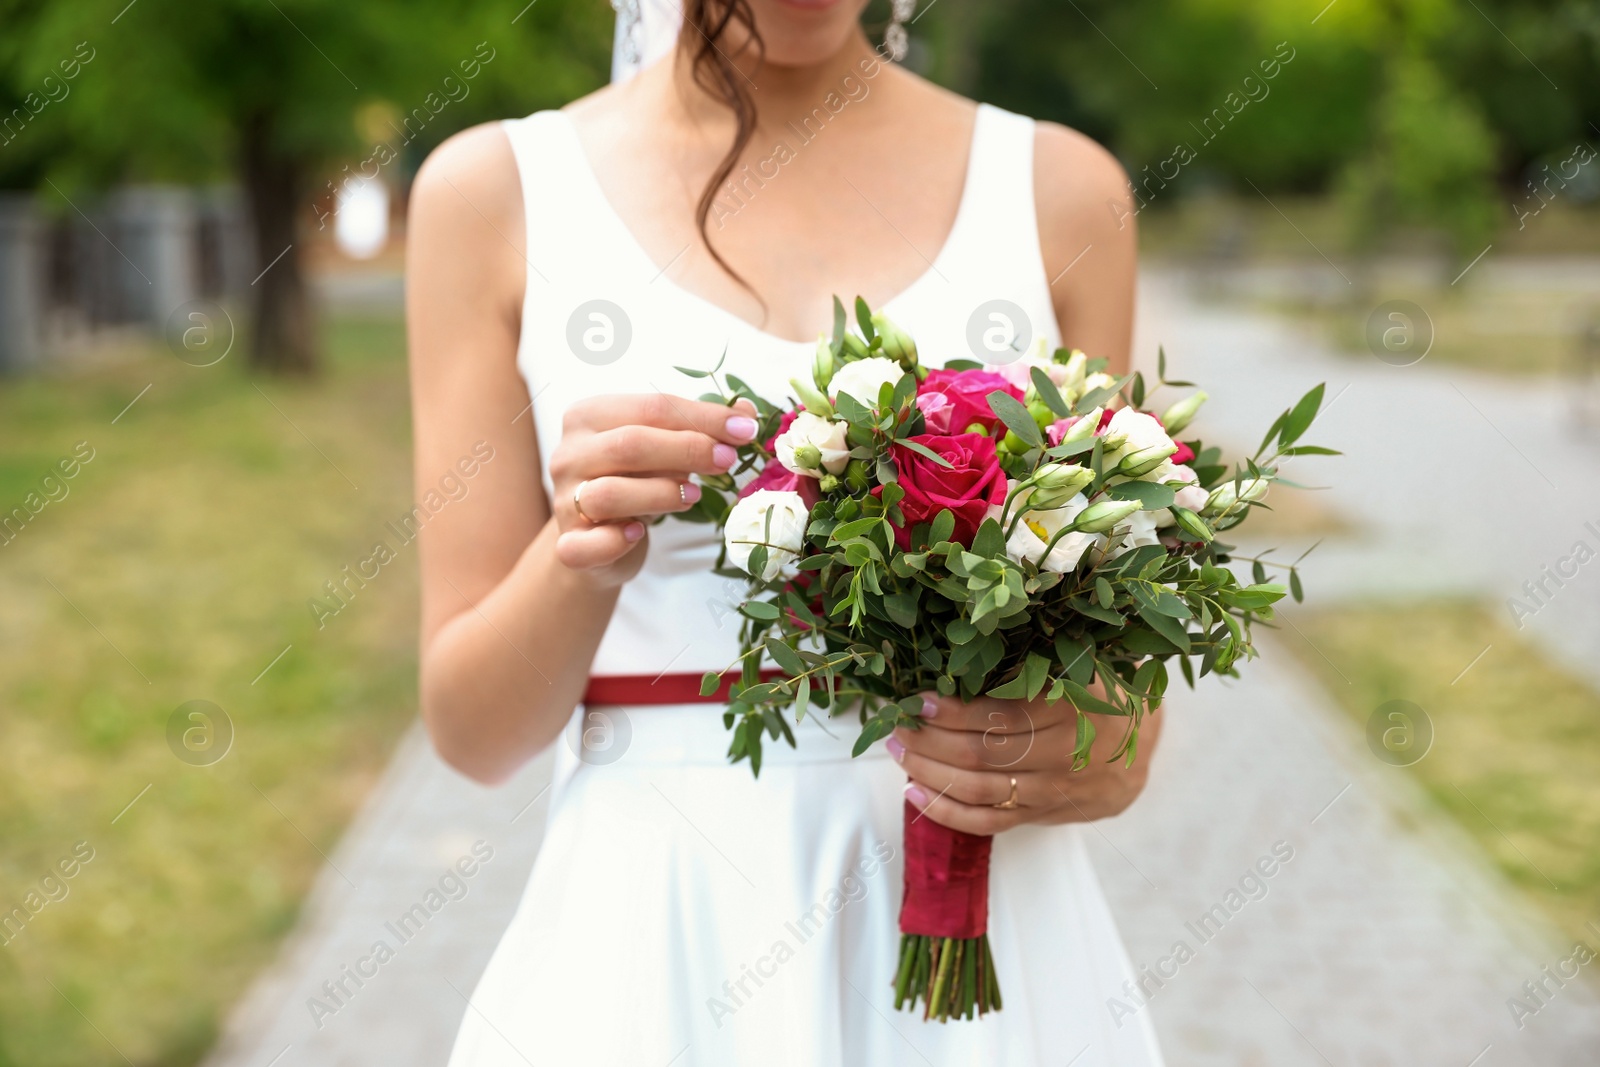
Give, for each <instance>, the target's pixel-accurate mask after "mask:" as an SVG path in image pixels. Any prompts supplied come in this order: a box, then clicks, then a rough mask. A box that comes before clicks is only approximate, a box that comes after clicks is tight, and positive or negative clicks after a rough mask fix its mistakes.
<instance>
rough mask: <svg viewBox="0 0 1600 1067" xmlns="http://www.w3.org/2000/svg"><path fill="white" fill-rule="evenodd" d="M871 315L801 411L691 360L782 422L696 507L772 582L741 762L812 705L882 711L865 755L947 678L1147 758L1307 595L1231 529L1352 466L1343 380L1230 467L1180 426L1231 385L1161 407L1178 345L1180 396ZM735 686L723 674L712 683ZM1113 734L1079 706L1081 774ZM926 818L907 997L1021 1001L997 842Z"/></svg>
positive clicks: (909, 881) (866, 733)
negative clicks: (1004, 923)
mask: <svg viewBox="0 0 1600 1067" xmlns="http://www.w3.org/2000/svg"><path fill="white" fill-rule="evenodd" d="M855 310H856V326H857V327H858V330H859V332H852V331H851V330H850V329H848V328H847V322H846V314H845V310H844V307H843V306H842V305H841V304H840V303H839V302H838V301H837V300H835V303H834V329H833V336H832V337H831V338H823V339H821V340H820V341H819V342H818V345H817V352H816V359H815V362H814V364H813V367H812V371H811V375H810V377H809V379H806V380H801V379H796V380H793V381H791V383H790V385H791V387H792V388H793V390H794V395H795V398H796V399H795V400H794V401H790V400H788V399H783V400H781V401H778V402H775V401H774V400H773V399H769V398H767V397H762V396H758V395H756V394H755V393H754V392H753V391H752V390H751V389H749V388H748V387H747V386H746V385H745V383H743V382H742V381H740V380H739V379H738V378H736V377H734V376H732V375H727V376H725V377H724V376H722V375H720V373H719V370H720V364H719V365H718V368H714V369H712V370H709V371H706V370H694V369H687V368H679V369H680V370H682V371H683V373H686V374H689V375H690V376H692V377H697V378H702V379H708V380H709V381H710V383H711V384H712V386H713V388H714V389H715V391H714V392H713V393H711V394H709V395H707V397H706V399H708V400H719V401H722V402H724V403H729V404H732V403H733V402H734V401H736V400H737V399H739V398H745V399H748V400H749V401H751V402H752V403H753V404H754V405H755V407H756V410H757V412H758V418H759V421H760V422H761V424H762V432H760V433H759V434H758V435H757V437H756V440H755V441H754V442H752V443H751V444H749V445H746V446H744V447H743V448H742V449H741V450H740V451H741V455H740V461H739V463H737V464H736V465H735V467H734V469H733V470H732V471H730V472H729V474H728V475H727V476H726V477H725V478H721V479H717V478H713V479H707V482H708V484H707V485H706V486H705V487H704V492H703V495H702V497H701V498H700V500H699V502H698V503H697V504H696V506H695V507H694V508H693V509H692V510H691V511H689V512H685V513H683V517H685V518H689V519H693V520H698V521H708V522H713V523H716V524H717V525H718V526H720V527H721V529H722V533H723V552H722V554H721V558H720V559H719V562H718V573H719V574H723V575H725V576H729V577H734V578H737V579H742V580H744V581H745V582H747V583H748V596H747V598H746V599H745V601H744V603H743V604H742V606H741V608H740V612H741V614H742V616H743V618H742V623H741V629H740V649H741V654H740V656H739V658H738V660H737V662H736V663H735V664H733V665H732V666H731V667H730V672H732V673H734V674H735V675H736V677H735V680H734V682H733V685H732V688H731V691H730V701H729V704H728V708H727V711H726V713H725V715H724V721H725V723H726V724H727V726H728V727H729V728H730V729H731V730H732V731H733V734H732V744H731V747H730V749H729V756H730V757H731V758H732V759H733V760H735V761H737V760H741V759H748V760H749V761H750V764H751V769H752V770H753V771H754V772H755V773H757V774H759V773H760V769H761V751H762V745H763V743H764V739H765V738H771V739H774V740H776V739H778V738H780V737H781V738H783V739H784V740H786V741H787V742H788V743H789V744H791V745H792V744H794V734H793V732H792V731H791V729H790V724H789V719H788V715H789V714H791V713H792V714H793V715H794V717H795V719H796V721H798V720H799V719H800V718H802V717H803V716H804V715H805V714H806V713H807V709H808V708H812V707H816V708H819V709H823V710H825V711H826V712H827V713H829V714H832V713H834V712H836V711H844V710H853V711H855V712H857V714H858V715H859V718H860V722H861V735H860V737H859V739H858V740H857V741H856V743H855V754H856V755H860V754H861V753H862V752H864V751H865V750H866V749H867V747H868V746H869V745H871V744H872V743H873V742H874V741H877V740H879V739H881V738H883V737H886V736H887V735H888V734H889V733H890V732H891V731H892V730H894V729H895V728H896V727H898V726H905V727H910V728H913V729H915V728H916V727H918V726H919V724H920V720H919V717H918V713H919V711H920V710H921V699H920V696H919V694H920V693H923V692H926V691H932V690H937V691H938V692H940V693H942V694H946V695H950V694H960V695H961V696H962V697H965V698H972V697H976V696H979V695H980V694H982V695H987V696H991V697H1001V698H1007V699H1017V700H1034V699H1038V698H1039V697H1041V696H1043V698H1044V699H1045V700H1047V701H1052V702H1053V701H1057V700H1067V701H1070V702H1071V703H1072V705H1073V706H1074V707H1075V708H1077V709H1078V710H1079V711H1080V712H1093V713H1096V714H1099V715H1107V716H1118V717H1120V718H1121V720H1122V722H1123V724H1124V725H1123V727H1122V730H1121V734H1120V737H1119V738H1118V740H1117V744H1116V746H1115V752H1114V755H1113V756H1112V758H1113V759H1125V760H1127V761H1128V762H1130V763H1131V762H1132V761H1133V759H1134V756H1135V754H1136V752H1137V747H1138V741H1139V725H1140V722H1141V719H1142V717H1143V716H1144V715H1145V714H1146V713H1147V712H1149V711H1150V710H1151V709H1153V708H1154V707H1156V706H1157V705H1158V704H1159V703H1160V701H1161V698H1162V695H1163V694H1164V693H1165V692H1166V689H1167V684H1168V669H1169V665H1170V664H1171V663H1172V662H1173V661H1176V662H1177V666H1178V669H1179V670H1180V671H1181V672H1182V674H1183V677H1184V679H1185V680H1186V681H1187V682H1188V683H1189V684H1190V685H1193V684H1194V679H1195V677H1196V675H1205V674H1208V673H1217V674H1226V675H1232V674H1234V673H1235V669H1236V667H1237V665H1238V663H1239V662H1240V661H1241V660H1244V659H1247V658H1250V657H1253V656H1254V655H1255V649H1254V647H1253V646H1252V644H1251V639H1250V627H1251V624H1252V622H1254V621H1257V620H1268V619H1271V618H1272V610H1273V609H1272V605H1273V604H1274V603H1275V602H1277V601H1278V600H1280V599H1281V598H1282V597H1284V596H1285V595H1286V594H1290V593H1292V594H1293V595H1294V597H1295V598H1296V599H1299V597H1300V579H1299V575H1298V573H1297V572H1296V570H1295V569H1294V566H1293V565H1288V566H1285V567H1283V570H1284V571H1285V572H1286V575H1287V586H1286V585H1283V584H1277V583H1269V582H1267V581H1266V574H1265V567H1266V566H1268V565H1270V564H1266V563H1265V562H1264V561H1262V560H1259V559H1257V560H1255V561H1253V567H1252V575H1251V577H1252V579H1253V581H1251V582H1249V583H1247V582H1245V581H1243V580H1241V578H1240V577H1239V576H1238V575H1236V574H1235V572H1234V571H1233V570H1232V569H1230V567H1229V566H1227V564H1228V563H1229V561H1230V556H1229V552H1230V550H1231V546H1229V545H1226V544H1223V543H1222V542H1221V541H1219V540H1218V535H1219V534H1220V533H1222V532H1223V531H1226V530H1229V529H1231V528H1232V527H1234V526H1237V525H1238V524H1239V523H1240V522H1242V521H1243V520H1244V519H1245V518H1246V517H1247V516H1248V515H1249V513H1250V512H1251V510H1253V509H1255V508H1258V507H1263V506H1265V505H1264V504H1263V503H1262V498H1263V497H1264V496H1265V495H1266V493H1267V491H1268V489H1269V487H1270V486H1271V485H1272V484H1273V482H1274V481H1275V480H1277V479H1278V476H1279V475H1278V464H1279V462H1280V460H1281V459H1282V458H1283V457H1287V456H1295V455H1304V454H1316V453H1320V454H1330V450H1328V449H1324V448H1318V447H1315V446H1311V445H1304V444H1300V443H1299V441H1300V438H1301V436H1302V435H1303V434H1304V433H1305V431H1306V430H1307V428H1309V426H1310V425H1311V422H1312V420H1313V419H1314V418H1315V417H1316V415H1317V411H1318V409H1319V407H1320V405H1321V402H1322V386H1320V385H1319V386H1317V387H1316V388H1315V389H1312V390H1311V391H1310V392H1309V393H1307V394H1306V395H1305V396H1304V397H1303V398H1302V399H1301V400H1300V401H1299V402H1298V403H1297V404H1296V405H1295V406H1294V407H1293V408H1292V409H1291V410H1289V411H1285V412H1284V413H1283V414H1282V415H1280V416H1279V417H1278V419H1277V421H1276V422H1274V423H1273V425H1272V428H1271V429H1270V430H1269V431H1268V432H1267V435H1266V438H1265V440H1264V441H1263V442H1262V445H1261V447H1260V448H1259V449H1258V450H1257V452H1256V454H1255V455H1254V456H1252V457H1251V458H1249V459H1246V460H1244V461H1243V462H1242V463H1241V464H1239V465H1237V466H1228V465H1225V464H1224V463H1223V461H1222V459H1221V457H1220V453H1219V451H1218V449H1216V448H1214V447H1207V446H1205V445H1204V444H1202V443H1201V442H1200V441H1198V440H1191V441H1186V442H1185V441H1178V440H1176V439H1175V438H1174V435H1176V434H1179V433H1181V432H1182V431H1183V430H1184V429H1185V428H1186V427H1187V426H1188V424H1189V422H1190V420H1191V419H1193V418H1194V416H1195V413H1196V412H1197V410H1198V409H1199V408H1200V406H1201V404H1202V403H1203V402H1204V401H1205V399H1206V394H1204V393H1202V392H1192V393H1189V394H1188V395H1186V396H1184V397H1182V398H1181V399H1178V400H1177V401H1176V402H1175V403H1172V404H1171V405H1170V406H1168V407H1166V408H1165V410H1164V411H1163V412H1162V413H1161V414H1160V415H1159V416H1157V415H1154V414H1151V413H1150V411H1149V410H1146V404H1147V403H1148V402H1149V400H1150V398H1151V396H1152V395H1153V394H1154V393H1155V392H1156V391H1157V390H1160V389H1170V388H1173V387H1179V388H1186V387H1189V385H1190V383H1187V382H1175V381H1168V380H1166V366H1165V364H1166V360H1165V357H1164V355H1163V358H1162V360H1161V367H1160V380H1159V382H1158V383H1157V385H1156V386H1155V387H1154V388H1147V387H1146V383H1145V381H1144V379H1143V377H1142V376H1140V375H1138V374H1132V375H1128V376H1126V377H1123V378H1120V379H1113V378H1112V377H1110V376H1109V375H1107V374H1106V373H1105V370H1104V367H1105V362H1104V361H1103V360H1093V359H1088V358H1086V356H1085V355H1084V354H1083V353H1082V352H1076V351H1073V352H1069V351H1066V350H1064V349H1063V350H1057V351H1055V352H1054V353H1048V352H1046V351H1045V350H1044V348H1043V345H1042V344H1041V346H1040V347H1039V348H1038V349H1037V350H1035V351H1034V352H1031V353H1027V354H1025V355H1019V358H1018V359H1017V360H1015V361H1014V362H1011V363H1008V364H1003V365H998V366H984V365H982V364H978V363H974V362H971V361H954V362H951V363H949V364H947V365H946V366H945V367H943V368H941V369H929V368H928V367H926V366H925V365H924V364H923V363H922V362H921V360H920V359H919V358H918V353H917V347H916V345H915V344H914V343H913V341H912V339H911V338H910V337H908V336H907V335H906V334H905V332H904V331H902V330H901V329H900V328H898V327H897V326H895V324H894V323H892V322H890V321H889V320H888V319H887V318H885V317H884V316H883V315H881V314H873V313H872V312H871V310H870V309H869V308H868V307H867V306H866V304H865V303H863V302H862V301H860V300H859V299H858V300H857V301H856V307H855ZM752 471H753V472H754V476H753V478H752V477H748V476H749V475H750V472H752ZM741 476H744V477H741ZM730 497H732V499H730ZM1296 562H1298V561H1296ZM769 665H770V667H769ZM771 668H776V669H775V670H774V669H771ZM723 681H724V675H722V674H718V673H710V674H707V675H706V676H705V679H704V681H703V685H702V691H703V693H704V694H706V695H710V694H712V693H714V692H716V691H717V689H718V687H719V686H720V685H722V684H723ZM1094 740H1095V727H1094V724H1093V723H1092V722H1091V721H1090V720H1089V719H1088V718H1087V717H1086V716H1083V715H1079V716H1078V719H1077V745H1076V750H1075V753H1074V759H1075V765H1076V766H1078V767H1081V766H1084V765H1086V764H1087V762H1088V760H1089V758H1090V749H1091V746H1092V745H1093V743H1094ZM905 811H906V819H905V847H906V882H905V899H904V903H903V906H902V909H901V914H900V926H901V932H902V942H901V950H900V966H899V971H898V974H897V975H896V976H895V1002H896V1006H897V1007H905V1006H906V1005H907V1004H908V1003H909V1004H910V1005H912V1006H915V1005H916V1003H917V1002H918V1001H919V1000H920V1001H921V1002H922V1003H923V1005H924V1008H923V1011H924V1018H928V1017H933V1018H937V1019H939V1020H940V1021H945V1020H947V1019H949V1018H950V1017H957V1018H961V1017H965V1018H971V1017H972V1015H973V1013H974V1011H976V1012H977V1013H978V1014H979V1015H981V1014H983V1013H985V1012H987V1011H989V1010H991V1009H999V1007H1000V989H999V985H998V983H997V981H996V979H995V971H994V962H993V956H992V955H991V952H990V948H989V942H988V936H987V934H986V932H985V930H986V926H987V919H988V867H989V845H990V841H991V839H990V838H987V837H976V836H973V835H971V834H966V833H962V832H960V831H956V830H951V829H948V828H946V827H943V826H940V825H938V824H937V823H935V822H933V821H932V820H931V819H921V818H917V815H918V812H917V811H916V810H915V809H914V808H913V807H912V806H911V805H910V803H909V802H908V803H907V804H906V808H905Z"/></svg>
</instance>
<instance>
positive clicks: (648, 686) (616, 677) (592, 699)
mask: <svg viewBox="0 0 1600 1067" xmlns="http://www.w3.org/2000/svg"><path fill="white" fill-rule="evenodd" d="M703 677H705V676H704V675H701V674H604V675H599V676H597V677H591V678H590V679H589V686H588V688H587V689H585V690H584V691H583V702H584V703H585V704H588V705H591V706H594V705H599V704H726V703H727V702H728V691H729V690H730V689H732V688H733V683H734V682H736V681H738V680H739V674H738V672H737V671H733V672H729V673H727V674H724V675H723V676H722V684H721V685H719V686H717V690H716V692H714V693H711V694H709V695H707V696H701V695H700V679H701V678H703ZM782 677H783V672H782V671H779V670H764V671H762V672H761V680H762V681H763V682H772V681H776V680H777V679H779V678H782Z"/></svg>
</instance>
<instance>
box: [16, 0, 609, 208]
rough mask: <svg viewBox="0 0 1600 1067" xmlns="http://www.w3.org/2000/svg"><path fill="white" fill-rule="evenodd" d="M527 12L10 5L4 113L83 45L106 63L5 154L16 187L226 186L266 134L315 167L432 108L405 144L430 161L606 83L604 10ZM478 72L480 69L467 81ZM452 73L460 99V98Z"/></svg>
mask: <svg viewBox="0 0 1600 1067" xmlns="http://www.w3.org/2000/svg"><path fill="white" fill-rule="evenodd" d="M524 6H525V5H523V4H520V3H513V2H510V0H504V2H502V0H490V2H482V3H476V4H473V5H472V6H471V8H470V9H469V10H467V11H461V10H458V9H456V8H453V7H450V6H447V5H439V4H429V3H425V2H421V0H387V2H375V0H365V2H346V3H338V4H329V3H322V2H320V0H216V2H212V3H205V4H193V3H187V2H185V0H138V2H137V3H134V4H131V5H129V4H128V3H127V0H78V2H75V3H72V4H50V5H45V4H42V3H38V2H36V0H0V24H4V25H5V28H6V32H5V33H4V34H3V35H0V104H5V103H9V102H10V101H11V100H16V99H19V98H20V97H21V96H22V95H23V94H25V93H26V92H28V91H30V90H31V89H32V88H34V87H35V86H36V85H37V84H38V83H40V82H42V79H43V78H44V77H45V76H46V75H47V74H49V73H50V72H51V71H52V69H53V68H54V67H55V65H56V64H57V63H58V61H59V60H60V59H61V58H64V57H69V56H71V55H72V53H73V49H74V47H75V46H76V45H77V44H78V43H79V42H85V41H86V42H88V44H89V46H90V47H91V48H92V49H93V50H94V51H95V58H94V60H93V61H92V62H90V63H89V64H88V65H87V66H86V67H85V68H84V70H83V71H82V73H81V75H80V76H79V77H77V78H76V79H75V80H74V81H73V82H72V86H71V92H70V95H68V96H67V97H66V98H64V99H63V100H61V102H60V103H58V104H51V105H50V106H49V107H48V108H46V109H45V110H44V111H42V112H41V113H39V114H38V115H37V116H36V117H35V119H34V120H33V122H31V123H30V124H29V128H28V129H26V130H25V131H24V135H23V136H21V137H18V138H17V139H16V143H15V144H14V145H7V146H4V147H0V184H4V183H6V182H8V181H9V182H10V183H11V184H23V183H31V181H33V180H37V178H38V177H40V176H42V175H44V174H46V173H48V174H50V175H52V176H53V178H54V180H56V181H57V182H58V184H63V185H64V186H71V185H82V184H101V183H108V182H111V181H117V180H130V179H131V180H147V181H148V180H173V181H204V180H208V179H212V178H217V177H221V176H224V175H226V174H228V173H229V172H230V171H231V170H232V168H233V167H234V166H235V164H236V161H237V159H238V157H239V151H240V138H241V137H243V136H245V135H246V134H247V132H248V131H249V129H250V128H251V125H252V124H257V125H263V126H265V127H266V129H267V131H268V133H267V136H268V137H269V138H270V140H271V148H272V150H273V151H275V152H278V153H282V154H284V155H287V156H292V157H294V158H297V159H301V160H305V161H307V162H308V163H310V164H311V165H313V166H314V165H318V164H325V163H327V162H331V161H333V160H336V159H341V158H346V157H348V158H353V159H361V158H363V157H364V156H365V155H366V153H367V151H368V150H369V149H370V147H371V146H370V142H371V140H372V139H373V138H374V136H375V135H381V136H383V137H385V138H389V137H394V138H396V139H397V140H398V139H399V138H400V136H401V135H400V134H396V133H394V132H393V131H392V130H388V129H383V128H382V127H383V126H384V125H385V124H384V123H381V122H374V121H372V120H373V119H374V118H375V117H377V116H383V117H387V118H391V119H392V120H393V121H394V122H396V123H397V124H400V125H402V126H403V125H404V122H405V119H406V117H407V116H410V115H413V114H414V113H415V109H417V108H422V109H423V115H424V116H426V117H427V120H428V121H427V123H426V128H425V129H423V128H421V126H422V124H421V123H417V122H413V123H412V127H411V129H412V132H413V137H412V138H411V139H410V142H409V144H407V146H406V147H407V152H406V161H407V165H408V166H411V167H414V166H415V165H416V163H417V162H419V161H420V159H421V157H422V155H423V154H425V153H426V151H427V149H428V148H431V147H432V146H433V145H435V144H437V143H438V142H439V141H440V140H443V139H444V137H446V136H448V135H449V134H450V133H451V132H454V131H455V130H458V129H461V128H462V127H464V126H467V125H470V124H472V123H474V122H479V121H483V120H485V119H488V118H498V117H504V116H505V115H508V114H522V113H524V112H526V111H528V110H532V109H533V108H535V107H538V106H550V105H553V104H557V103H561V102H564V101H566V100H568V99H570V98H571V97H573V96H576V95H579V94H581V93H582V92H585V91H587V90H588V89H590V88H593V87H595V86H596V85H598V84H600V83H601V82H602V81H603V80H604V76H605V70H606V60H607V56H608V47H607V46H608V42H609V33H608V28H609V25H610V13H609V12H608V11H606V10H605V9H604V6H603V5H583V4H538V5H534V6H532V7H531V8H528V9H527V10H526V11H523V12H522V14H521V16H520V17H518V13H519V10H521V9H522V8H523V7H524ZM513 18H517V21H516V23H515V24H513V23H512V19H513ZM113 19H115V22H113ZM480 44H481V45H482V46H483V48H482V49H481V50H480V48H479V46H480ZM485 56H492V58H490V59H489V60H488V61H486V62H485V61H484V60H485ZM463 62H467V63H469V64H471V63H476V64H478V66H479V68H480V72H479V74H478V75H477V76H475V77H472V78H470V79H469V78H466V77H464V76H463V75H464V72H463V69H462V67H461V64H462V63H463ZM446 77H453V78H454V79H455V81H456V83H457V84H458V85H459V86H460V88H446V87H445V86H444V79H445V78H446ZM429 94H433V99H432V100H431V101H430V100H429ZM452 94H453V95H452ZM441 102H443V103H444V106H443V107H440V106H439V105H440V103H441ZM8 110H9V109H8ZM374 126H377V127H380V128H379V129H372V128H370V127H374ZM364 127H368V128H364ZM13 150H15V153H14V155H15V158H14V159H13V158H12V157H13Z"/></svg>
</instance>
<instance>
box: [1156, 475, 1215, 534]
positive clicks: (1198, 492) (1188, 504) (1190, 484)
mask: <svg viewBox="0 0 1600 1067" xmlns="http://www.w3.org/2000/svg"><path fill="white" fill-rule="evenodd" d="M1144 480H1145V481H1147V482H1160V483H1162V484H1163V485H1170V484H1171V483H1173V482H1183V483H1184V485H1183V488H1182V489H1179V490H1178V491H1177V492H1175V493H1174V494H1173V499H1172V502H1173V503H1174V504H1176V505H1177V506H1178V507H1180V508H1188V509H1189V510H1190V511H1193V512H1195V513H1197V514H1198V513H1199V512H1200V510H1201V509H1202V508H1204V507H1205V506H1206V501H1207V500H1209V499H1210V494H1209V493H1207V492H1206V491H1205V490H1204V489H1202V488H1200V476H1199V475H1198V474H1196V473H1195V472H1194V469H1193V468H1192V467H1188V466H1185V465H1184V464H1182V463H1163V464H1162V465H1161V466H1160V467H1159V468H1157V469H1156V470H1154V471H1152V472H1151V473H1149V474H1147V475H1145V477H1144ZM1152 514H1153V515H1155V517H1156V526H1157V527H1161V526H1171V525H1172V524H1173V522H1175V521H1176V520H1175V519H1173V517H1172V509H1171V508H1162V509H1161V510H1159V511H1155V512H1152Z"/></svg>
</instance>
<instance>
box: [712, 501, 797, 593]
mask: <svg viewBox="0 0 1600 1067" xmlns="http://www.w3.org/2000/svg"><path fill="white" fill-rule="evenodd" d="M810 513H811V509H810V508H808V507H807V506H806V502H805V500H804V499H802V498H801V496H800V494H799V493H792V492H789V491H787V490H782V489H758V490H756V491H755V492H753V493H751V494H750V495H749V496H747V497H745V498H744V499H743V500H740V501H738V502H736V503H735V504H734V505H733V507H732V509H730V510H729V512H728V521H727V524H726V525H725V526H724V527H723V531H722V538H723V543H724V544H726V545H727V547H728V561H729V562H730V563H732V564H733V565H734V566H736V567H738V568H739V569H740V570H742V571H747V572H748V571H749V570H750V553H752V552H754V551H755V547H756V545H758V544H760V545H766V546H767V565H766V566H765V567H764V568H762V571H761V573H760V574H759V575H757V576H756V577H758V578H760V579H761V580H762V581H764V582H770V581H772V579H774V578H776V577H777V576H778V574H779V572H780V571H782V570H783V568H784V567H785V566H786V565H788V564H790V563H793V562H794V561H795V560H797V559H799V558H800V549H801V547H802V546H803V545H804V543H805V533H806V522H807V519H808V517H809V516H810Z"/></svg>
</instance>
